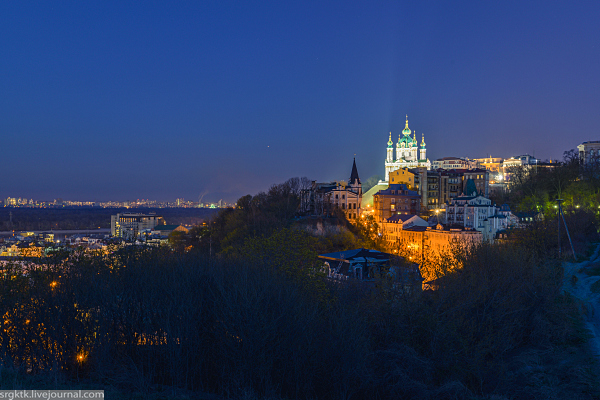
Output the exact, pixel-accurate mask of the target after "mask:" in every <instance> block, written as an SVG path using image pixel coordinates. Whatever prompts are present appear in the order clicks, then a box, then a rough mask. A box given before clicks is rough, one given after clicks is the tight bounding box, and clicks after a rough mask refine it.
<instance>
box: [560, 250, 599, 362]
mask: <svg viewBox="0 0 600 400" xmlns="http://www.w3.org/2000/svg"><path fill="white" fill-rule="evenodd" d="M599 252H600V245H597V246H596V250H595V251H594V254H592V256H591V257H590V258H589V260H587V261H582V262H580V263H567V262H566V263H564V264H563V268H564V277H563V289H564V290H566V291H567V292H569V293H571V294H572V295H573V296H574V297H576V298H578V299H579V300H581V302H582V304H583V306H584V307H585V310H586V313H585V322H586V325H587V328H588V329H589V330H590V333H591V335H592V338H591V339H590V347H591V350H592V351H593V352H594V353H595V355H596V356H597V357H600V293H594V292H592V290H591V286H592V285H593V284H594V283H596V282H597V281H598V280H600V276H599V275H591V276H590V275H588V274H586V270H590V269H592V268H597V269H598V271H600V256H599ZM573 276H575V277H576V279H574V278H573Z"/></svg>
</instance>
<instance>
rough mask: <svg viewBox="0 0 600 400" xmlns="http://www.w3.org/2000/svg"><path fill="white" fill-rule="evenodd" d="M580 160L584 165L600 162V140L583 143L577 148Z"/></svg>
mask: <svg viewBox="0 0 600 400" xmlns="http://www.w3.org/2000/svg"><path fill="white" fill-rule="evenodd" d="M577 150H579V158H580V159H581V162H582V163H583V164H589V163H591V162H596V163H597V162H599V161H600V140H593V141H589V142H583V143H581V144H580V145H579V146H577Z"/></svg>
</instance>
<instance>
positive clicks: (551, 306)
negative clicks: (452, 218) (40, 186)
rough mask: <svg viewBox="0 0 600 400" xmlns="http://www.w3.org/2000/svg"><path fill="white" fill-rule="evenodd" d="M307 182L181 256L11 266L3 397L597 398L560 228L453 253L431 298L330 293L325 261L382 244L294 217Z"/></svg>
mask: <svg viewBox="0 0 600 400" xmlns="http://www.w3.org/2000/svg"><path fill="white" fill-rule="evenodd" d="M300 187H302V180H290V181H288V182H286V183H284V184H281V185H275V186H273V187H272V188H271V189H270V190H269V191H268V192H267V193H260V194H259V195H257V196H246V197H244V198H241V199H240V200H239V201H238V205H239V207H238V208H237V209H235V210H223V211H222V212H220V213H219V215H218V216H217V217H216V218H215V219H214V221H213V222H211V224H210V225H209V226H208V227H198V228H195V229H193V230H192V231H191V233H190V235H189V236H178V237H177V236H176V237H173V238H171V239H172V240H171V244H172V248H158V249H151V248H144V247H137V246H130V247H126V248H123V249H121V250H118V251H115V252H112V253H110V254H107V255H103V256H95V257H91V256H88V255H85V254H77V253H71V254H59V253H55V254H54V255H53V256H52V257H50V258H47V259H43V261H42V263H40V264H39V265H37V267H36V268H35V269H33V270H26V271H24V270H23V269H22V267H21V266H17V265H13V266H7V267H6V269H5V270H4V273H3V274H2V275H0V310H2V313H3V316H2V318H0V362H1V366H0V373H1V374H0V383H1V385H2V388H3V389H12V388H32V387H35V388H61V389H66V388H103V389H105V390H107V396H111V397H113V398H140V399H141V398H145V399H146V398H154V399H162V398H181V399H184V398H222V397H225V398H227V397H229V398H243V399H263V398H268V399H466V398H471V399H495V400H503V399H549V398H551V399H596V398H600V388H599V386H598V378H597V369H596V368H597V366H596V363H595V360H594V359H593V356H592V355H590V353H589V352H588V350H587V344H586V341H587V338H588V335H589V334H588V332H587V331H586V330H585V328H584V325H583V322H582V318H581V304H579V303H578V302H577V301H576V300H575V299H574V298H572V297H570V296H569V295H567V294H565V293H564V292H563V290H562V288H561V282H562V275H563V273H562V268H561V266H560V261H559V260H557V259H556V258H554V255H555V254H556V253H557V252H556V239H557V238H556V236H554V237H552V236H551V235H552V232H556V226H555V225H554V226H553V225H552V220H547V221H546V222H544V221H540V222H539V223H535V224H533V225H532V226H531V227H530V228H529V229H527V230H523V231H520V232H518V233H515V234H513V235H510V237H511V239H510V240H509V241H507V242H505V243H500V244H495V245H488V244H484V245H481V246H477V247H472V248H468V249H463V248H460V247H457V248H455V249H453V250H452V251H451V252H450V253H449V254H448V255H447V256H446V257H442V259H441V260H440V261H439V263H438V264H436V265H435V266H431V267H432V268H435V269H436V271H438V272H439V276H440V277H441V278H440V279H439V280H438V281H437V282H436V285H437V290H435V291H425V292H420V291H414V292H412V293H407V292H402V291H399V290H397V289H396V288H395V287H394V286H393V285H392V283H391V282H389V281H387V280H381V281H379V282H377V283H375V284H372V285H370V286H367V285H365V284H361V283H353V282H351V281H350V282H347V283H344V284H340V283H335V282H331V281H327V280H326V279H325V277H324V276H323V275H322V273H321V272H320V269H319V266H318V263H317V261H316V255H317V254H318V253H321V252H326V251H335V250H346V249H349V248H356V247H370V248H378V247H380V246H382V243H381V242H380V241H379V239H378V237H377V236H376V235H375V236H372V235H370V232H371V231H370V227H368V226H366V227H365V226H364V225H361V226H352V225H349V224H348V222H347V221H345V220H344V219H343V216H342V215H340V216H338V218H334V219H330V220H318V219H317V220H312V219H300V218H298V217H297V216H296V209H297V207H298V194H299V188H300ZM577 215H579V214H575V213H573V214H570V213H567V215H565V217H566V220H567V224H569V226H570V228H571V235H572V236H573V237H574V238H579V239H577V240H579V241H578V242H577V243H576V245H577V246H578V248H579V249H587V248H588V247H586V246H587V245H588V244H589V243H587V242H589V240H588V239H587V236H586V234H585V229H588V228H589V224H590V223H593V222H595V221H596V216H595V214H594V213H588V214H586V215H587V217H585V218H583V217H577ZM574 218H580V219H581V220H582V221H584V222H585V223H582V224H581V225H576V223H575V222H576V219H574ZM586 221H587V222H586ZM563 243H564V242H563ZM586 243H587V244H586ZM582 253H583V252H582Z"/></svg>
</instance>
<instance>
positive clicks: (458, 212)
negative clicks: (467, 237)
mask: <svg viewBox="0 0 600 400" xmlns="http://www.w3.org/2000/svg"><path fill="white" fill-rule="evenodd" d="M496 210H497V209H496V206H495V205H493V204H492V201H491V200H490V199H487V198H485V197H483V196H462V197H456V198H454V199H452V200H451V201H450V204H446V205H445V214H446V215H445V219H446V223H448V224H457V225H461V226H464V227H465V228H472V229H475V230H478V231H483V230H484V228H485V225H486V223H485V221H486V220H487V219H488V218H491V217H493V216H494V215H496Z"/></svg>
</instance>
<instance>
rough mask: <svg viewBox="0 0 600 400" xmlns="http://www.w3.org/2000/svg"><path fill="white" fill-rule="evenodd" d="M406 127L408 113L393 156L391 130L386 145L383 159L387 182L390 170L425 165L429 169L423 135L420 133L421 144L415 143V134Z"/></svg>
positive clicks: (429, 164)
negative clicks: (385, 155) (385, 154)
mask: <svg viewBox="0 0 600 400" xmlns="http://www.w3.org/2000/svg"><path fill="white" fill-rule="evenodd" d="M411 133H412V132H411V130H410V129H409V128H408V115H407V116H406V125H405V126H404V129H403V130H402V135H399V137H398V143H396V154H395V158H394V142H392V132H390V138H389V140H388V145H387V157H386V159H385V181H384V182H389V176H390V172H392V171H395V170H397V169H400V168H417V167H425V168H427V169H431V163H430V162H429V160H428V159H427V156H426V149H425V136H424V135H421V145H419V144H418V143H417V135H416V133H413V137H411V136H410V135H411Z"/></svg>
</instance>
